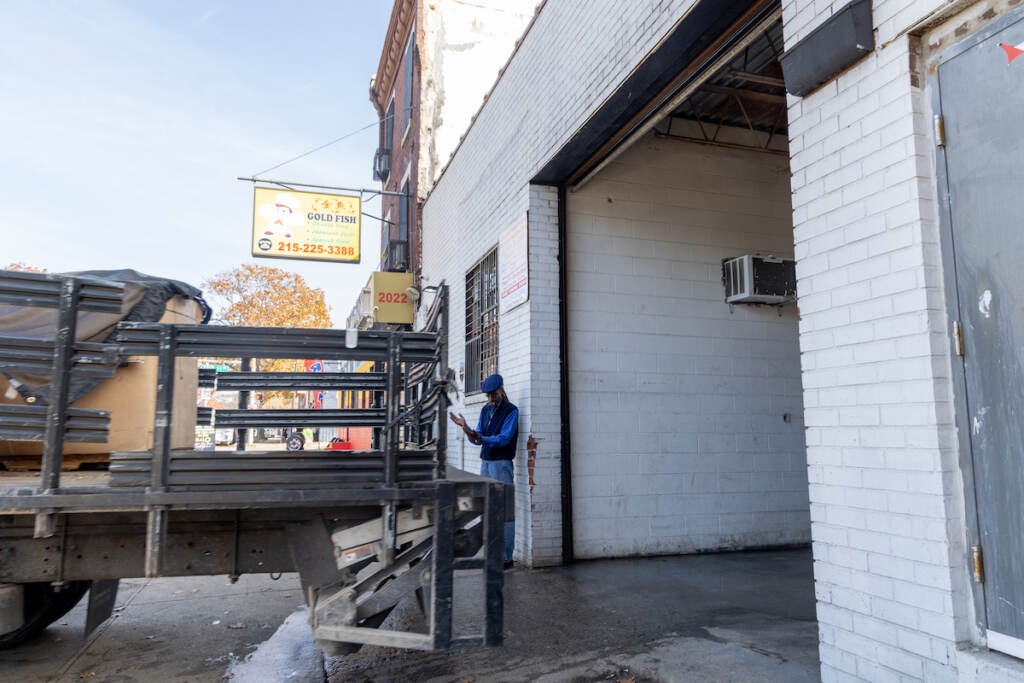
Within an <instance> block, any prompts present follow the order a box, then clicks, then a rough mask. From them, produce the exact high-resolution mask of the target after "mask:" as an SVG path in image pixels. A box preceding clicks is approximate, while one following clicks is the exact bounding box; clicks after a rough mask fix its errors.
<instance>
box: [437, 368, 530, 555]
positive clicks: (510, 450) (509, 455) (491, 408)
mask: <svg viewBox="0 0 1024 683" xmlns="http://www.w3.org/2000/svg"><path fill="white" fill-rule="evenodd" d="M480 391H482V392H484V393H485V394H487V405H485V406H484V407H483V408H482V409H481V410H480V419H479V421H478V422H477V425H476V429H470V428H469V425H468V424H466V418H465V417H463V416H462V415H461V414H459V415H456V414H455V413H451V414H450V415H449V417H451V419H452V422H454V423H455V424H457V425H459V426H460V427H462V431H463V432H465V433H466V436H467V437H469V440H470V442H471V443H475V444H476V445H477V446H482V448H481V449H480V474H481V475H482V476H484V477H490V478H491V479H497V480H498V481H501V482H505V483H506V484H511V483H512V463H513V460H514V459H515V457H516V444H517V443H518V442H519V408H516V407H515V405H513V404H512V402H511V401H509V400H508V396H506V395H505V387H504V381H503V380H502V378H501V375H491V376H490V377H488V378H487V379H485V380H484V381H483V382H481V383H480ZM515 540H516V524H515V522H514V521H512V522H505V568H506V569H508V568H509V567H511V566H512V550H513V548H514V547H515Z"/></svg>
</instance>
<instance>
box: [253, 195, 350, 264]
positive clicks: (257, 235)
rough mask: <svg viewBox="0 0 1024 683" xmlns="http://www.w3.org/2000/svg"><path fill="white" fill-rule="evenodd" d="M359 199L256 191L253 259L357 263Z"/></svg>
mask: <svg viewBox="0 0 1024 683" xmlns="http://www.w3.org/2000/svg"><path fill="white" fill-rule="evenodd" d="M361 215H362V207H361V206H360V201H359V197H349V196H346V195H336V194H317V193H314V192H297V191H295V190H276V189H273V188H268V187H257V188H256V193H255V195H254V199H253V211H252V255H253V256H262V257H266V258H289V259H309V260H313V261H336V262H340V263H359V238H360V220H359V219H360V216H361Z"/></svg>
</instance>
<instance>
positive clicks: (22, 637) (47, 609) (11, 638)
mask: <svg viewBox="0 0 1024 683" xmlns="http://www.w3.org/2000/svg"><path fill="white" fill-rule="evenodd" d="M91 585H92V581H69V582H68V583H67V584H66V585H64V586H63V587H62V588H61V590H57V589H56V588H54V587H53V586H52V585H51V584H49V583H45V582H44V583H26V584H24V586H25V623H24V624H22V626H21V628H18V629H15V630H13V631H9V632H7V633H0V650H6V649H8V648H12V647H15V646H17V645H21V644H22V643H24V642H26V641H28V640H31V639H32V638H35V637H36V636H37V635H39V634H40V633H42V632H43V631H45V630H46V627H47V626H49V625H50V624H52V623H53V622H55V621H57V620H58V619H60V618H61V617H62V616H64V615H65V614H67V613H68V612H70V611H71V609H72V608H73V607H74V606H75V605H77V604H78V601H79V600H81V599H82V596H83V595H85V594H86V592H88V590H89V586H91Z"/></svg>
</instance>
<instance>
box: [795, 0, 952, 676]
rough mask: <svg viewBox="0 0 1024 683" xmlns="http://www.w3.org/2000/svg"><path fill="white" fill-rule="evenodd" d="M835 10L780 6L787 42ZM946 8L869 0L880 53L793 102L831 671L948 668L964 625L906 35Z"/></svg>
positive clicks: (803, 329) (929, 223) (812, 473)
mask: <svg viewBox="0 0 1024 683" xmlns="http://www.w3.org/2000/svg"><path fill="white" fill-rule="evenodd" d="M843 4H845V3H839V2H837V3H824V4H823V3H814V2H809V1H806V0H792V1H790V2H786V3H784V25H785V36H786V44H787V47H791V46H792V45H793V44H794V43H795V42H796V41H797V40H798V39H799V38H800V37H802V36H804V35H806V34H807V32H809V31H810V30H811V29H812V28H813V27H814V26H816V25H819V24H820V23H821V21H824V20H825V19H826V18H827V17H828V16H830V14H831V12H832V11H833V10H834V9H837V8H839V7H841V6H842V5H843ZM943 4H945V3H940V2H920V1H918V2H913V1H908V0H902V1H901V0H884V1H881V2H876V3H875V8H874V17H875V22H876V25H877V26H879V32H878V38H879V48H878V49H876V51H875V52H874V53H873V54H871V55H869V56H868V57H866V58H865V59H864V60H862V61H860V62H859V63H858V64H856V65H855V66H853V67H852V68H851V69H849V70H848V71H846V72H845V73H843V74H841V75H840V76H839V77H838V78H837V79H835V80H833V81H831V82H829V83H827V84H826V85H825V86H823V87H822V88H821V89H819V90H818V91H816V92H814V93H812V94H811V95H809V96H807V97H805V98H803V99H795V98H791V100H790V102H791V106H790V110H789V120H790V129H789V130H790V151H791V156H792V161H791V167H792V172H793V176H792V188H793V212H794V224H795V243H796V244H795V246H796V258H797V276H798V283H799V290H800V312H801V321H800V346H801V354H802V355H801V360H802V365H803V385H804V406H805V411H806V412H805V419H806V423H807V447H808V448H807V458H808V471H809V479H810V501H811V521H812V531H811V533H812V537H813V547H814V560H815V572H814V573H815V584H816V593H817V597H818V619H819V628H820V636H821V644H820V653H821V660H822V678H823V680H825V681H853V680H858V681H861V680H866V681H911V680H913V681H948V680H956V677H957V672H956V668H955V662H956V659H957V652H956V643H957V642H958V641H961V640H963V639H965V637H966V635H967V632H966V628H965V624H966V623H967V621H968V620H967V618H966V612H967V602H968V601H967V597H966V594H965V587H964V584H963V581H962V578H960V577H963V576H964V575H965V574H966V570H965V569H964V567H963V561H964V557H965V549H964V547H963V538H964V534H963V519H964V515H963V510H962V504H963V503H962V498H963V495H962V488H960V487H961V484H960V482H959V476H960V475H959V470H958V467H957V462H956V456H957V453H956V440H955V432H954V429H953V417H952V415H953V411H952V399H951V395H952V394H951V383H950V374H951V373H950V358H949V353H948V341H947V335H946V330H947V329H948V321H947V316H946V313H945V302H944V298H943V287H942V266H941V255H940V251H939V232H938V224H937V210H936V205H935V171H934V153H933V142H932V139H931V130H930V125H929V123H930V116H929V114H928V112H927V105H926V102H925V95H924V92H923V91H922V89H921V88H920V87H918V86H919V84H920V83H921V82H922V80H923V79H922V78H920V74H914V75H915V76H916V77H915V78H914V79H912V72H911V62H912V60H911V54H910V52H911V50H912V48H913V46H914V42H913V41H911V40H910V39H909V38H908V37H907V36H906V35H900V31H902V30H903V29H904V28H906V27H907V26H909V25H911V24H912V23H914V22H915V21H917V20H919V19H922V18H924V16H926V15H927V14H928V13H929V12H931V11H933V10H935V9H938V8H939V7H940V6H941V5H943ZM832 5H835V7H832ZM883 46H884V47H883Z"/></svg>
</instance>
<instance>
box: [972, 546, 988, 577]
mask: <svg viewBox="0 0 1024 683" xmlns="http://www.w3.org/2000/svg"><path fill="white" fill-rule="evenodd" d="M971 566H972V567H973V568H974V583H985V556H984V555H983V554H982V552H981V546H980V545H972V546H971Z"/></svg>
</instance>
